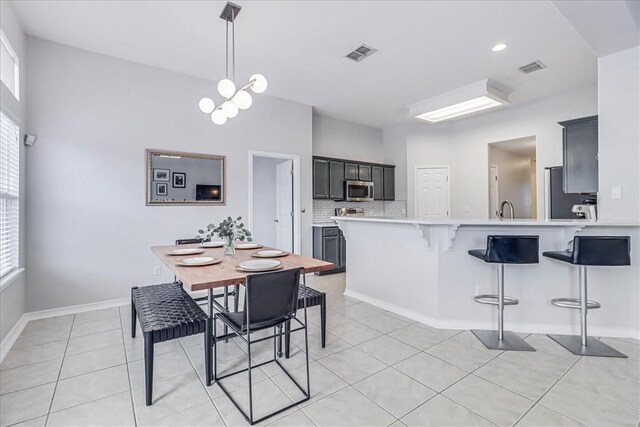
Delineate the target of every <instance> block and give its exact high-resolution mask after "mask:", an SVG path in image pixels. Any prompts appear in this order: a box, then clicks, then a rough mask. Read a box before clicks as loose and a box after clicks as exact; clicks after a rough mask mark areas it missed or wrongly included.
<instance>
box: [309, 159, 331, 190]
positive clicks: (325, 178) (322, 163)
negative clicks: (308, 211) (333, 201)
mask: <svg viewBox="0 0 640 427" xmlns="http://www.w3.org/2000/svg"><path fill="white" fill-rule="evenodd" d="M313 198H314V199H328V198H329V162H328V161H327V160H322V159H313Z"/></svg>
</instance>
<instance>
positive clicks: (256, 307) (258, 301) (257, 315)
mask: <svg viewBox="0 0 640 427" xmlns="http://www.w3.org/2000/svg"><path fill="white" fill-rule="evenodd" d="M301 270H302V269H294V270H284V271H278V272H271V273H261V274H252V275H249V276H247V279H246V284H245V298H244V311H240V312H235V313H232V312H222V313H216V314H215V316H214V325H213V327H212V328H213V331H214V338H213V340H214V343H217V342H218V341H219V340H222V339H225V338H231V337H232V336H236V337H238V338H240V339H241V340H242V341H243V342H244V343H246V345H247V368H246V369H242V370H239V371H236V372H232V373H229V374H226V375H222V376H218V372H217V345H214V350H213V380H214V381H216V382H217V383H218V385H219V386H220V388H221V389H222V391H223V392H224V394H226V395H227V397H228V398H229V399H230V400H231V402H232V403H233V405H234V406H235V407H236V408H237V409H238V410H239V411H240V413H241V414H242V416H243V417H244V418H245V419H246V420H247V422H248V423H250V424H252V425H253V424H254V423H258V422H260V421H263V420H265V419H267V418H269V417H271V416H273V415H276V414H279V413H281V412H283V411H286V410H287V409H290V408H292V407H294V406H296V405H299V404H300V403H303V402H306V401H307V400H309V396H310V388H309V386H310V384H309V344H308V339H307V307H306V303H305V305H304V307H303V310H304V323H303V322H301V321H300V320H299V319H298V318H297V317H296V313H297V308H298V291H299V289H300V272H301ZM304 280H305V279H304V275H303V285H302V290H303V293H304V294H305V296H306V283H305V281H304ZM304 301H306V298H305V299H304ZM218 320H220V321H221V322H222V324H223V325H225V326H227V327H228V328H229V329H230V330H231V332H232V333H230V334H228V335H229V336H226V335H225V336H222V337H218V336H217V335H216V331H215V329H216V328H215V325H216V322H217V321H218ZM291 321H293V322H297V323H298V325H299V327H297V328H294V329H290V331H289V332H290V333H292V332H296V331H301V330H304V335H305V337H304V341H305V357H306V368H307V390H306V391H305V390H304V389H303V388H302V386H300V384H298V382H297V381H295V380H294V379H293V377H292V376H291V374H290V373H289V372H288V371H287V370H286V369H285V367H284V366H282V364H281V363H280V362H279V361H278V357H277V354H276V339H277V338H278V339H281V338H282V326H283V325H285V324H286V323H288V322H291ZM268 328H273V335H269V336H266V337H262V338H259V339H256V340H252V339H251V334H252V333H254V332H257V331H261V330H264V329H268ZM269 339H273V359H271V360H267V361H266V362H262V363H259V364H256V365H252V361H251V346H252V345H253V344H257V343H259V342H262V341H265V340H269ZM205 363H206V364H207V365H209V364H210V363H211V359H210V358H208V359H207V360H206V362H205ZM268 363H276V364H277V365H278V366H280V368H281V369H282V370H283V371H284V373H285V374H287V376H288V377H289V378H290V379H291V380H292V381H293V382H294V384H295V385H296V386H297V387H298V388H299V389H300V391H301V392H302V394H303V395H304V398H303V399H301V400H299V401H297V402H295V403H292V404H290V405H287V406H286V407H284V408H282V409H279V410H277V411H275V412H272V413H270V414H267V415H265V416H262V417H260V418H259V419H257V420H254V417H253V386H252V383H251V371H252V369H255V368H257V367H260V366H263V365H266V364H268ZM241 372H248V376H249V389H248V390H249V414H248V415H247V414H246V413H245V411H243V410H242V409H241V408H240V405H238V403H237V402H236V401H235V400H234V399H233V397H231V394H230V393H229V392H228V391H227V390H226V388H225V387H224V385H223V384H222V383H221V382H220V381H221V380H223V379H225V378H228V377H230V376H232V375H236V374H239V373H241ZM209 383H210V378H209V377H207V385H209Z"/></svg>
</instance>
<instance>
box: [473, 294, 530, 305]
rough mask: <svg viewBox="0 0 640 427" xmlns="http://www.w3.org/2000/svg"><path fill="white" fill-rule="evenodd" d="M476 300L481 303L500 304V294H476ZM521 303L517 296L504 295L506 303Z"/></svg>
mask: <svg viewBox="0 0 640 427" xmlns="http://www.w3.org/2000/svg"><path fill="white" fill-rule="evenodd" d="M473 299H474V300H475V301H476V302H479V303H480V304H489V305H498V295H495V294H482V295H476V296H475V297H473ZM517 304H520V301H518V299H517V298H514V297H507V296H505V297H504V305H517Z"/></svg>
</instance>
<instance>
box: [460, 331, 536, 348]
mask: <svg viewBox="0 0 640 427" xmlns="http://www.w3.org/2000/svg"><path fill="white" fill-rule="evenodd" d="M471 332H473V335H475V336H476V338H478V339H479V340H480V341H482V344H484V346H485V347H487V348H488V349H489V350H511V351H536V349H535V348H533V347H531V346H530V345H529V344H527V342H526V341H525V340H523V339H522V338H520V337H519V336H517V335H516V334H514V333H513V332H507V331H505V332H504V334H503V337H504V339H502V340H499V339H498V331H480V330H472V331H471Z"/></svg>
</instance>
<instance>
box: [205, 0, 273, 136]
mask: <svg viewBox="0 0 640 427" xmlns="http://www.w3.org/2000/svg"><path fill="white" fill-rule="evenodd" d="M240 9H241V8H240V6H238V5H237V4H233V3H231V2H228V3H227V4H226V6H225V7H224V9H223V10H222V14H221V15H220V19H224V20H225V21H226V33H225V44H226V46H225V54H226V57H225V61H226V77H225V78H224V79H222V80H220V81H219V82H218V93H219V94H220V96H222V97H223V98H224V101H222V102H221V103H220V104H219V105H218V106H216V103H215V102H214V101H213V99H211V98H206V97H205V98H202V99H201V100H200V102H199V103H198V106H199V107H200V111H202V112H203V113H205V114H210V115H211V120H212V121H213V123H215V124H217V125H223V124H225V123H226V122H227V120H228V119H232V118H234V117H235V116H237V115H238V111H239V110H246V109H247V108H249V107H251V104H252V103H253V99H252V98H251V94H250V93H249V89H251V90H252V91H253V92H254V93H262V92H264V91H265V90H267V79H266V78H265V77H264V76H263V75H262V74H254V75H252V76H251V77H249V82H248V83H247V84H245V85H244V86H242V87H241V88H240V89H237V87H236V84H235V83H234V81H235V80H236V36H235V21H236V17H237V16H238V13H239V12H240ZM229 23H231V44H229V41H230V40H229ZM229 47H231V49H229ZM229 54H231V64H232V73H231V76H232V77H233V80H231V79H229Z"/></svg>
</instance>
